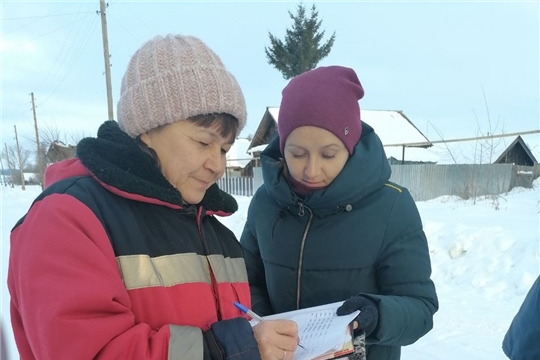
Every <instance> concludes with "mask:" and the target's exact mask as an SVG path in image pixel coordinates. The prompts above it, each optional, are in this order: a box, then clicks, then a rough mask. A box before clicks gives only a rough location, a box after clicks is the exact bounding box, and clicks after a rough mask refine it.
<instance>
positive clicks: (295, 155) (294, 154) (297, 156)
mask: <svg viewBox="0 0 540 360" xmlns="http://www.w3.org/2000/svg"><path fill="white" fill-rule="evenodd" d="M291 155H292V157H293V158H295V159H300V158H303V157H305V156H306V154H298V153H291Z"/></svg>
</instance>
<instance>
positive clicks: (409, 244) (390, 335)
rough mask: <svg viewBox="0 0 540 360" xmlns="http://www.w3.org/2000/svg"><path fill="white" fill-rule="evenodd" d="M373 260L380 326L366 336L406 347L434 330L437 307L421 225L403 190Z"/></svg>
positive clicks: (372, 340)
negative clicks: (376, 256)
mask: <svg viewBox="0 0 540 360" xmlns="http://www.w3.org/2000/svg"><path fill="white" fill-rule="evenodd" d="M389 219H390V220H389V222H388V225H387V229H386V232H385V237H384V243H383V247H382V249H381V253H380V254H379V257H378V261H377V267H376V271H377V283H378V286H379V294H378V295H375V294H364V295H366V296H368V297H369V298H371V299H372V300H374V301H376V302H377V303H378V304H379V323H378V326H377V328H376V329H375V331H374V332H373V333H372V334H371V335H370V336H369V337H368V338H367V342H368V343H377V344H380V345H398V346H403V345H409V344H412V343H414V342H415V341H416V340H418V339H419V338H420V337H422V336H423V335H425V334H426V333H427V332H428V331H430V330H431V329H432V328H433V314H434V313H435V312H436V311H437V310H438V307H439V303H438V300H437V295H436V292H435V285H434V284H433V282H432V281H431V279H430V276H431V261H430V257H429V249H428V244H427V240H426V236H425V234H424V231H423V230H422V221H421V219H420V215H419V213H418V209H417V208H416V204H415V203H414V200H413V199H412V197H411V195H410V194H409V192H408V191H407V190H406V189H402V191H401V192H400V193H398V194H397V195H396V198H395V201H394V205H393V208H392V210H391V212H390V218H389Z"/></svg>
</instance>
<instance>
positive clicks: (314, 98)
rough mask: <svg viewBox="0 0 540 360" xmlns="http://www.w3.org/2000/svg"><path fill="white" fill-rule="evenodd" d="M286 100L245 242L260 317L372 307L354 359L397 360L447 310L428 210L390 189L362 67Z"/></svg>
mask: <svg viewBox="0 0 540 360" xmlns="http://www.w3.org/2000/svg"><path fill="white" fill-rule="evenodd" d="M282 95H283V97H282V101H281V106H280V108H279V117H278V137H276V139H274V140H273V141H272V142H271V143H270V144H269V145H268V147H267V148H266V149H265V150H264V151H263V153H262V154H261V163H262V169H263V179H264V184H263V185H262V186H261V187H260V188H259V189H258V190H257V192H256V194H255V195H254V197H253V199H252V200H251V203H250V207H249V211H248V218H247V222H246V225H245V228H244V231H243V233H242V236H241V239H240V241H241V244H242V245H243V247H244V250H245V257H246V266H247V269H248V277H249V285H250V289H251V296H252V302H253V309H254V310H255V311H256V312H258V313H260V314H262V315H269V314H274V313H280V312H285V311H291V310H295V309H302V308H306V307H312V306H317V305H322V304H327V303H333V302H338V301H344V300H346V301H345V302H344V304H343V305H342V306H341V307H340V308H339V309H338V311H337V313H338V315H344V314H349V313H352V312H353V311H355V310H360V315H358V317H357V318H356V320H355V321H354V322H353V326H354V329H355V330H354V338H355V339H354V343H355V352H354V354H352V355H350V358H353V359H365V358H366V357H367V359H368V360H397V359H399V358H400V347H401V346H404V345H409V344H412V343H413V342H415V341H416V340H418V339H419V338H420V337H421V336H423V335H424V334H426V333H427V332H428V331H429V330H430V329H431V328H432V326H433V314H434V313H435V312H436V311H437V309H438V301H437V295H436V293H435V287H434V284H433V282H432V281H431V279H430V274H431V265H430V258H429V251H428V246H427V241H426V237H425V235H424V232H423V230H422V222H421V220H420V216H419V214H418V210H417V208H416V205H415V203H414V201H413V199H412V197H411V195H410V194H409V192H408V191H407V189H405V188H403V187H402V186H399V185H397V184H394V183H392V182H390V181H389V178H390V165H389V164H388V161H387V159H386V156H385V153H384V149H383V146H382V144H381V141H380V140H379V138H378V136H377V134H376V133H375V132H374V131H373V129H372V128H371V127H370V126H369V125H368V124H366V123H364V122H362V121H361V116H360V107H359V105H358V100H360V99H361V98H362V97H363V96H364V89H363V87H362V85H361V84H360V81H359V80H358V77H357V75H356V73H355V72H354V70H352V69H349V68H345V67H341V66H330V67H320V68H317V69H315V70H311V71H308V72H305V73H303V74H301V75H299V76H297V77H295V78H293V79H292V80H291V81H290V82H289V84H288V85H287V86H286V87H285V89H284V90H283V94H282ZM364 337H365V340H364ZM364 341H365V346H364Z"/></svg>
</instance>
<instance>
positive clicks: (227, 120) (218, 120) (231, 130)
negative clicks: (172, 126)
mask: <svg viewBox="0 0 540 360" xmlns="http://www.w3.org/2000/svg"><path fill="white" fill-rule="evenodd" d="M181 121H182V120H181ZM185 121H189V122H191V123H192V124H195V125H197V126H201V127H203V128H207V129H209V128H214V129H216V130H217V131H218V132H219V135H220V136H221V137H223V138H226V139H229V140H231V141H234V139H235V136H236V132H237V131H238V127H239V126H240V124H239V122H238V119H237V118H236V117H234V116H232V115H230V114H226V113H219V114H205V115H197V116H193V117H190V118H188V119H186V120H185ZM167 125H169V124H167ZM167 125H161V126H158V127H157V128H155V129H152V130H150V131H161V130H162V129H163V128H165V127H166V126H167ZM135 140H136V141H137V144H138V145H139V147H140V148H141V150H142V152H143V153H145V154H146V155H148V156H150V157H151V158H152V160H153V161H154V162H155V164H156V165H157V167H158V168H160V169H161V163H160V161H159V157H158V154H157V153H156V151H155V150H154V149H152V148H151V147H149V146H148V145H146V143H145V142H144V141H142V140H141V135H139V136H137V137H136V139H135Z"/></svg>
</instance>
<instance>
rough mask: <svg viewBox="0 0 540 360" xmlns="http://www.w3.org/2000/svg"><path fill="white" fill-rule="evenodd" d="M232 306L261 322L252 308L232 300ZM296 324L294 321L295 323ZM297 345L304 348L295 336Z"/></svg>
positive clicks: (260, 318)
mask: <svg viewBox="0 0 540 360" xmlns="http://www.w3.org/2000/svg"><path fill="white" fill-rule="evenodd" d="M234 306H236V307H237V308H238V309H239V310H240V311H241V312H243V313H244V314H246V315H248V316H249V317H251V318H252V319H253V320H255V321H257V322H258V323H261V322H263V321H264V320H263V318H262V317H260V316H259V315H257V314H256V313H255V312H253V311H252V310H250V309H249V308H248V307H246V306H244V305H242V304H240V303H238V302H236V301H235V302H234ZM280 321H290V320H280ZM295 324H296V323H295ZM297 345H298V346H300V347H301V348H302V349H304V350H305V349H306V348H305V347H304V346H302V345H301V344H300V339H299V338H298V336H297ZM283 358H285V355H284V356H283Z"/></svg>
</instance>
